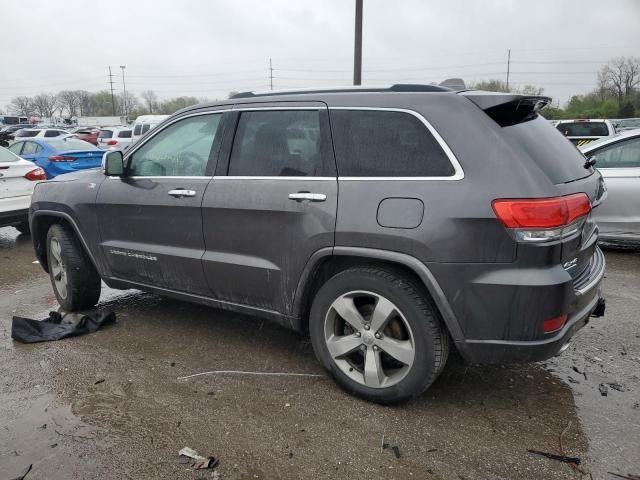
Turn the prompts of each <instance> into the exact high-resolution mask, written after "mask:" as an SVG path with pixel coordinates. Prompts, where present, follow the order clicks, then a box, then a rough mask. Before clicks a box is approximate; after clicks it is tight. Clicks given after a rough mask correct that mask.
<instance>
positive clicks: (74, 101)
mask: <svg viewBox="0 0 640 480" xmlns="http://www.w3.org/2000/svg"><path fill="white" fill-rule="evenodd" d="M58 103H59V105H60V109H61V110H65V109H66V110H67V112H69V116H70V117H75V116H76V115H77V111H78V105H79V103H80V99H79V98H78V94H77V92H74V91H72V90H63V91H61V92H60V93H58Z"/></svg>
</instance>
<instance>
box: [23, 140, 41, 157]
mask: <svg viewBox="0 0 640 480" xmlns="http://www.w3.org/2000/svg"><path fill="white" fill-rule="evenodd" d="M41 149H42V147H41V146H40V145H38V144H37V143H33V142H24V148H23V149H22V155H33V154H34V153H38V152H39V151H40V150H41Z"/></svg>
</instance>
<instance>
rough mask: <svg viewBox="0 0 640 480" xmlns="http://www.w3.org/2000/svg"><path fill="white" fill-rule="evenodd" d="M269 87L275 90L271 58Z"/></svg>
mask: <svg viewBox="0 0 640 480" xmlns="http://www.w3.org/2000/svg"><path fill="white" fill-rule="evenodd" d="M269 86H270V87H271V90H273V63H272V62H271V57H269Z"/></svg>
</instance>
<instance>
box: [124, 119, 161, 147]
mask: <svg viewBox="0 0 640 480" xmlns="http://www.w3.org/2000/svg"><path fill="white" fill-rule="evenodd" d="M168 116H169V115H140V116H139V117H138V118H136V121H135V122H134V124H133V129H132V133H131V143H135V142H136V141H138V139H139V138H140V137H142V135H144V134H145V133H147V132H148V131H149V130H151V129H153V128H154V127H156V126H157V125H158V124H159V123H161V122H162V121H163V120H164V119H165V118H167V117H168Z"/></svg>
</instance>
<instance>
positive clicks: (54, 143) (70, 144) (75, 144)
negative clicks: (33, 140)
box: [47, 138, 100, 151]
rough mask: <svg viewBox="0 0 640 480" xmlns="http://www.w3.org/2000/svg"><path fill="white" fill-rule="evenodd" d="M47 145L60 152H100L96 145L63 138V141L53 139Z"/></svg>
mask: <svg viewBox="0 0 640 480" xmlns="http://www.w3.org/2000/svg"><path fill="white" fill-rule="evenodd" d="M47 145H50V146H51V147H52V148H54V149H55V150H58V151H64V150H100V149H99V148H98V147H96V146H95V145H92V144H90V143H89V142H85V141H84V140H79V139H77V138H63V139H59V138H56V139H51V140H47Z"/></svg>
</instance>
